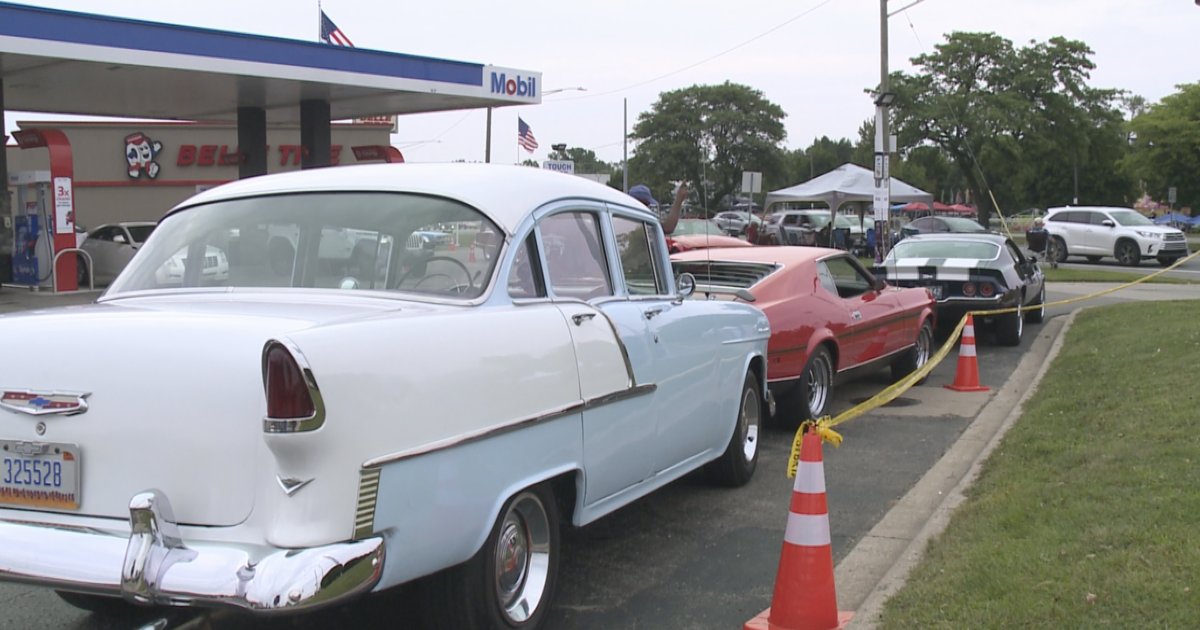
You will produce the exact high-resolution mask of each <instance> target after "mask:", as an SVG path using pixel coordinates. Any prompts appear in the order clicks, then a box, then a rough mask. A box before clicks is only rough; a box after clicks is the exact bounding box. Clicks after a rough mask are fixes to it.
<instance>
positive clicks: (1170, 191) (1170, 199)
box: [1167, 186, 1175, 203]
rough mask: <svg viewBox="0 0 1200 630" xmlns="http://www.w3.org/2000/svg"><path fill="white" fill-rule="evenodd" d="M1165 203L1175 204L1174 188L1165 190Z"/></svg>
mask: <svg viewBox="0 0 1200 630" xmlns="http://www.w3.org/2000/svg"><path fill="white" fill-rule="evenodd" d="M1167 203H1175V187H1174V186H1172V187H1170V188H1168V189H1167Z"/></svg>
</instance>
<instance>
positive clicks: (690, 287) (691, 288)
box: [675, 273, 696, 300]
mask: <svg viewBox="0 0 1200 630" xmlns="http://www.w3.org/2000/svg"><path fill="white" fill-rule="evenodd" d="M675 290H676V291H678V292H679V294H678V296H677V297H678V298H679V299H681V300H683V299H687V298H689V297H691V295H692V294H693V293H695V292H696V276H693V275H692V274H690V273H681V274H679V276H678V277H676V278H675Z"/></svg>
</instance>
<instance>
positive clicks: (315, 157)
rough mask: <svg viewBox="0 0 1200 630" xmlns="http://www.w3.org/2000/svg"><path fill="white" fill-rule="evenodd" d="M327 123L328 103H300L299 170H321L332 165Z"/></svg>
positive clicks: (311, 101) (310, 101)
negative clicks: (300, 155)
mask: <svg viewBox="0 0 1200 630" xmlns="http://www.w3.org/2000/svg"><path fill="white" fill-rule="evenodd" d="M329 123H330V120H329V102H328V101H320V100H304V101H300V145H301V147H302V148H301V154H302V157H301V161H300V168H302V169H307V168H321V167H323V166H329V165H330V164H332V163H333V161H332V157H331V154H332V148H331V145H332V143H333V142H332V138H331V136H332V131H331V130H330V128H329Z"/></svg>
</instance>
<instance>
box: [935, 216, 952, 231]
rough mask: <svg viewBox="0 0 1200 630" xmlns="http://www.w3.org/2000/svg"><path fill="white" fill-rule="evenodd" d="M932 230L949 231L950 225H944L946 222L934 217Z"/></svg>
mask: <svg viewBox="0 0 1200 630" xmlns="http://www.w3.org/2000/svg"><path fill="white" fill-rule="evenodd" d="M933 231H934V232H949V231H950V226H949V225H946V222H945V221H943V220H941V219H934V220H933Z"/></svg>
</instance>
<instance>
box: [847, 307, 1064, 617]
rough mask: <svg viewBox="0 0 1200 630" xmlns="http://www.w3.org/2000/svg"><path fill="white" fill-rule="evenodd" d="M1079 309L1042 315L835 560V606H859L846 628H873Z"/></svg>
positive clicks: (946, 522) (1018, 413) (960, 499)
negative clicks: (973, 410)
mask: <svg viewBox="0 0 1200 630" xmlns="http://www.w3.org/2000/svg"><path fill="white" fill-rule="evenodd" d="M1080 310H1083V309H1080ZM1078 312H1079V310H1076V311H1073V312H1071V313H1070V314H1069V315H1067V316H1066V317H1065V318H1061V319H1060V318H1054V319H1052V320H1048V321H1047V322H1046V325H1044V326H1043V328H1042V331H1041V332H1040V333H1039V335H1038V338H1037V339H1036V340H1035V341H1034V345H1033V347H1032V348H1031V351H1030V352H1028V353H1026V355H1025V356H1024V357H1023V358H1022V359H1021V361H1020V363H1018V365H1017V368H1016V369H1015V370H1014V371H1013V375H1012V377H1010V378H1009V380H1008V382H1006V383H1005V384H1004V386H1003V387H1001V388H1000V390H999V391H997V393H996V395H995V397H994V398H992V400H991V401H990V402H988V404H987V405H986V406H984V408H983V409H982V410H981V411H980V412H979V415H978V416H976V418H975V420H974V421H972V422H971V424H970V425H969V426H968V427H967V428H966V430H965V431H963V434H962V435H961V436H960V437H959V439H958V440H957V441H956V442H955V443H954V445H953V446H951V447H950V449H949V450H948V451H946V454H945V455H943V456H942V458H941V459H939V460H938V462H937V463H936V464H934V465H933V467H931V468H930V469H929V471H928V472H926V473H925V475H924V476H923V477H921V479H920V481H918V482H917V483H916V485H914V486H913V488H912V489H911V490H909V491H908V493H907V494H905V495H904V496H903V497H902V498H901V499H900V501H899V502H898V503H897V504H896V505H895V506H894V507H893V508H892V509H891V510H889V511H888V513H887V514H885V515H884V517H883V519H881V520H880V521H879V523H877V524H876V525H875V527H874V528H872V529H871V531H870V532H868V533H867V535H866V536H864V537H863V539H862V540H860V541H859V542H858V544H857V545H855V547H854V549H852V550H851V551H850V553H849V554H847V555H846V557H845V558H843V559H842V561H841V562H840V563H838V565H837V568H836V569H835V571H834V573H835V579H834V581H835V583H836V584H838V608H839V609H840V610H856V613H855V615H854V618H853V620H852V621H851V622H850V625H849V626H848V630H868V629H874V628H875V627H876V622H878V621H879V619H880V616H881V615H882V613H883V606H884V603H885V602H886V601H887V599H888V598H889V597H891V596H892V595H894V594H895V593H896V592H897V591H899V590H900V589H901V588H903V587H904V585H905V583H906V581H907V578H908V574H909V572H910V571H912V569H913V567H915V566H916V565H917V564H918V563H919V562H920V561H921V559H922V558H923V557H924V555H925V549H926V548H927V547H928V545H929V541H930V540H931V539H932V538H934V537H936V536H937V535H939V534H941V533H942V532H943V531H944V530H945V529H946V526H947V525H949V523H950V517H951V516H952V515H953V513H954V510H955V509H956V508H957V507H958V506H959V505H960V504H961V503H962V502H963V501H965V500H966V496H965V494H964V493H965V491H966V490H967V488H969V487H970V486H971V485H972V484H973V483H974V482H975V480H976V479H977V478H978V477H979V472H980V469H981V467H982V465H983V462H984V461H986V460H987V458H988V456H989V455H991V453H992V451H993V450H995V448H996V447H997V446H998V445H999V443H1000V440H1001V439H1002V438H1003V437H1004V434H1005V433H1007V432H1008V430H1009V429H1010V428H1011V427H1012V425H1013V424H1014V423H1015V422H1016V421H1017V419H1018V418H1020V417H1021V412H1022V411H1023V408H1024V406H1025V402H1026V401H1027V400H1028V399H1029V397H1030V396H1032V395H1033V393H1034V392H1035V391H1036V390H1037V385H1038V383H1040V382H1041V380H1042V377H1043V376H1044V375H1045V373H1046V372H1047V370H1049V368H1050V364H1051V363H1052V362H1053V361H1054V358H1055V357H1057V356H1058V353H1059V351H1060V349H1061V348H1062V345H1063V339H1064V338H1065V337H1066V333H1067V330H1069V329H1070V328H1071V324H1072V323H1073V322H1074V321H1075V315H1076V314H1077V313H1078ZM1054 328H1057V331H1055V330H1052V329H1054ZM1035 367H1036V372H1034V368H1035ZM1025 374H1033V376H1032V377H1029V376H1023V375H1025Z"/></svg>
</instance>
